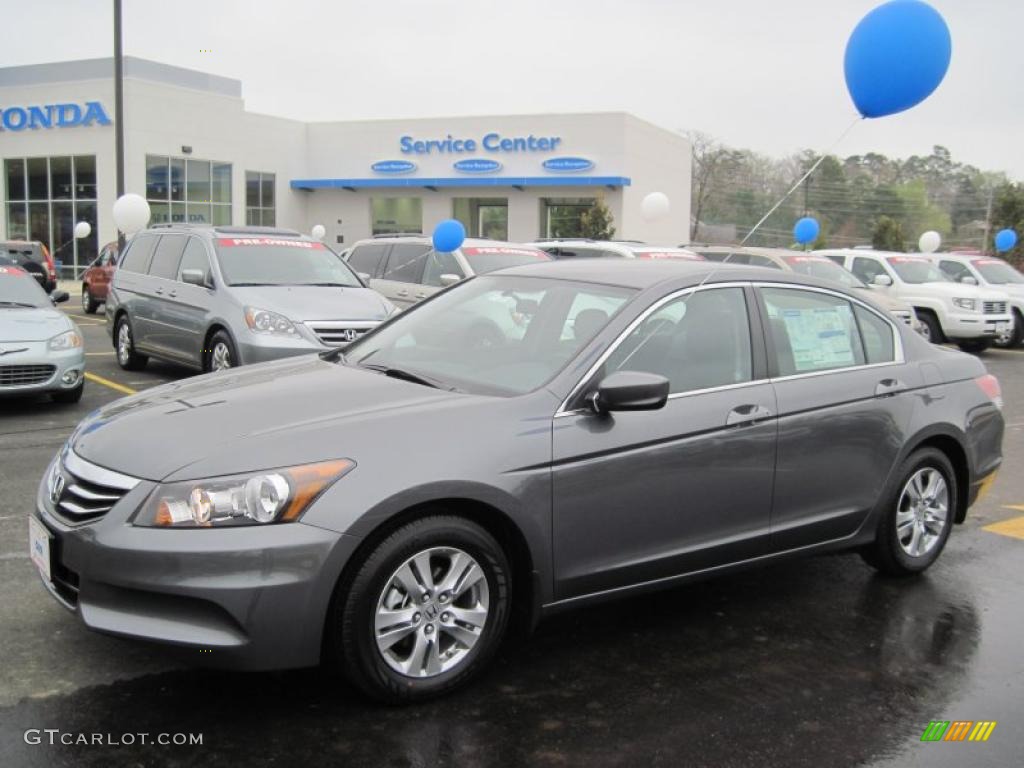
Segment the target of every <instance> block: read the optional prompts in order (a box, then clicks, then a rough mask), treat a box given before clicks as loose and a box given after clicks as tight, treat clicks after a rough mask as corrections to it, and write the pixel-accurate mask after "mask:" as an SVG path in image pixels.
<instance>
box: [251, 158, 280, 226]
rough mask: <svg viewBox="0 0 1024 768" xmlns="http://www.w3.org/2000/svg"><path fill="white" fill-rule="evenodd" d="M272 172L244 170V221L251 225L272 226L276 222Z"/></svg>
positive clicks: (273, 176)
mask: <svg viewBox="0 0 1024 768" xmlns="http://www.w3.org/2000/svg"><path fill="white" fill-rule="evenodd" d="M275 178H276V177H275V175H274V174H272V173H261V172H259V171H246V172H245V223H246V224H249V225H252V226H264V227H273V226H275V225H276V224H277V212H276V211H275V205H274V198H275V194H274V180H275Z"/></svg>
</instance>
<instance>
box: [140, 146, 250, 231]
mask: <svg viewBox="0 0 1024 768" xmlns="http://www.w3.org/2000/svg"><path fill="white" fill-rule="evenodd" d="M146 199H147V200H148V201H149V208H150V211H151V212H152V219H151V223H152V224H167V223H174V224H186V223H187V224H214V225H217V224H230V223H231V163H218V162H211V161H210V160H193V159H192V158H191V157H188V158H185V157H167V156H165V155H146Z"/></svg>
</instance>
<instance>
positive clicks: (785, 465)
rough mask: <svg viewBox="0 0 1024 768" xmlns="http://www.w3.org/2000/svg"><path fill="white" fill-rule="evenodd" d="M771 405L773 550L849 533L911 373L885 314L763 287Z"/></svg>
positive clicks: (895, 431)
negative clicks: (774, 413)
mask: <svg viewBox="0 0 1024 768" xmlns="http://www.w3.org/2000/svg"><path fill="white" fill-rule="evenodd" d="M758 292H759V296H760V300H761V309H762V314H763V316H764V317H765V318H766V319H765V325H766V327H767V329H768V334H767V335H768V350H769V354H768V361H769V369H770V372H771V376H772V383H773V386H774V387H775V394H776V398H777V402H778V428H779V438H778V456H777V459H776V472H775V489H774V493H773V501H772V516H771V528H772V548H773V550H776V551H782V550H787V549H795V548H798V547H803V546H807V545H810V544H816V543H819V542H823V541H828V540H833V539H842V538H845V537H848V536H850V535H852V534H853V533H855V532H856V531H857V530H858V528H859V527H860V526H861V524H862V523H863V522H864V520H865V518H866V517H867V515H868V513H869V512H870V511H871V509H872V508H873V507H874V505H875V503H876V502H877V501H878V498H879V496H880V494H881V492H882V489H883V487H884V485H885V483H886V480H887V478H888V476H889V473H890V472H891V470H892V468H893V464H894V463H895V461H896V458H897V456H898V454H899V452H900V450H901V448H902V446H903V444H904V442H905V439H906V436H907V429H908V428H909V425H910V421H911V416H912V414H913V410H914V400H915V398H914V395H913V394H911V393H910V391H909V390H911V389H913V388H914V387H916V386H917V385H918V383H919V374H918V372H917V370H916V368H914V367H913V366H911V365H908V364H906V363H905V362H903V356H902V343H901V341H900V337H899V331H898V329H897V328H896V326H895V325H894V324H893V323H892V322H891V321H890V320H889V318H887V317H885V316H883V315H882V314H880V313H878V312H876V311H875V310H874V309H873V308H871V307H868V306H867V305H866V304H861V303H859V302H857V301H855V300H852V299H850V298H848V297H846V296H845V295H844V294H841V293H838V292H833V291H829V290H824V289H812V288H806V287H796V286H793V287H790V286H778V285H775V286H773V285H762V286H761V287H760V288H759V289H758Z"/></svg>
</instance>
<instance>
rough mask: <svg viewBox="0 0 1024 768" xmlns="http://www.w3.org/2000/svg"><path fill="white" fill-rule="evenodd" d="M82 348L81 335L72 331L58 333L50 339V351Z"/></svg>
mask: <svg viewBox="0 0 1024 768" xmlns="http://www.w3.org/2000/svg"><path fill="white" fill-rule="evenodd" d="M80 346H82V334H80V333H79V332H78V331H76V330H74V329H72V330H70V331H64V333H58V334H57V335H56V336H54V337H53V338H52V339H50V344H49V347H50V349H77V348H78V347H80Z"/></svg>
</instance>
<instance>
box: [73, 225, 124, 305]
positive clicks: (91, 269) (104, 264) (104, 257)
mask: <svg viewBox="0 0 1024 768" xmlns="http://www.w3.org/2000/svg"><path fill="white" fill-rule="evenodd" d="M116 266H117V242H116V241H115V242H113V243H107V244H106V245H104V246H103V250H102V251H100V255H99V256H97V257H96V259H95V260H94V261H93V262H92V264H90V265H89V266H88V267H86V269H85V272H83V273H82V309H83V310H85V312H86V314H89V315H92V314H95V312H96V310H97V309H99V306H100V304H102V303H103V302H105V301H106V300H107V291H108V290H110V281H111V279H113V277H114V268H115V267H116Z"/></svg>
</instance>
